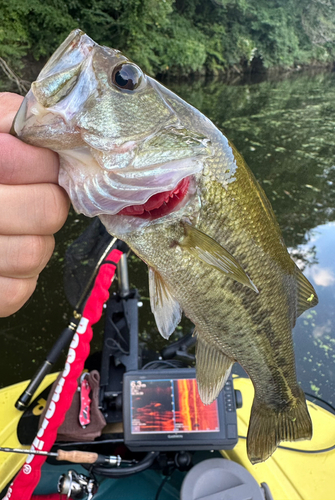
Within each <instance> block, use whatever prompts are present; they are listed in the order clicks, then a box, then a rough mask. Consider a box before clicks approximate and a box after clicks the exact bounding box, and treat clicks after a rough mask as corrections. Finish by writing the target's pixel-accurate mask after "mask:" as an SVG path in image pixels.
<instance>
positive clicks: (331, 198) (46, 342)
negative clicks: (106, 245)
mask: <svg viewBox="0 0 335 500" xmlns="http://www.w3.org/2000/svg"><path fill="white" fill-rule="evenodd" d="M168 86H169V87H170V88H171V89H172V90H174V91H175V92H176V93H178V94H179V95H180V96H181V97H183V98H184V99H186V100H187V101H189V102H191V104H193V105H194V106H196V107H198V108H199V109H200V110H201V111H202V112H204V113H205V114H206V115H207V116H208V117H209V118H211V119H212V120H213V121H214V123H215V124H216V125H217V126H218V127H219V128H221V129H222V130H223V131H224V132H225V133H226V134H227V136H228V137H229V138H230V139H231V140H232V141H233V142H234V143H235V145H236V146H237V148H238V149H239V151H240V152H241V153H242V154H243V155H244V157H245V159H246V160H247V163H248V164H249V166H250V167H251V169H252V170H253V172H254V173H255V175H256V177H257V179H258V180H259V182H260V183H261V185H262V187H263V188H264V190H265V192H266V194H267V196H268V197H269V199H270V201H271V203H272V206H273V208H274V211H275V213H276V216H277V219H278V222H279V224H280V226H281V228H282V230H283V234H284V238H285V241H286V244H287V246H288V247H289V248H290V251H291V252H292V255H293V256H294V258H295V259H296V260H297V261H298V263H299V265H300V266H301V267H302V268H304V270H305V271H304V272H305V273H306V275H307V276H308V278H309V279H310V280H311V281H312V283H313V285H314V286H315V288H316V291H317V293H318V296H319V299H320V303H319V305H318V306H317V308H315V309H313V310H309V311H307V312H305V313H304V314H303V315H302V316H301V317H300V318H299V319H298V321H297V325H296V327H295V330H294V341H295V346H296V356H297V371H298V378H299V380H300V381H301V383H302V386H303V388H304V390H306V391H307V392H310V393H313V394H315V395H317V396H320V397H323V398H325V399H327V400H328V401H330V402H333V403H334V402H335V374H334V369H333V366H334V360H335V358H334V356H335V351H334V344H335V335H334V298H335V297H334V294H335V264H334V258H333V257H332V250H333V248H334V244H333V243H334V242H335V226H334V224H332V222H331V221H333V220H334V219H335V190H334V186H335V162H334V153H335V139H334V131H335V74H334V73H333V74H332V73H330V74H329V73H323V74H317V75H309V74H301V75H300V74H297V75H291V77H289V78H286V79H283V80H282V81H276V82H274V81H264V82H262V83H259V84H253V85H251V84H250V85H240V86H227V85H225V84H223V83H220V82H209V83H204V82H201V81H198V82H194V83H192V84H191V83H183V84H181V83H179V84H169V85H168ZM86 225H87V221H86V220H85V219H84V218H82V217H78V216H77V215H75V214H72V215H71V216H70V217H69V220H68V223H67V224H66V226H65V227H64V228H63V230H62V231H61V232H60V233H59V234H58V236H57V248H56V253H55V255H54V256H53V258H52V261H51V263H50V264H49V266H48V268H47V269H46V270H45V271H44V272H43V273H42V275H41V277H40V280H39V285H38V289H37V291H36V293H35V295H34V297H33V299H32V300H31V301H30V303H29V304H28V305H27V306H26V307H25V308H24V309H23V310H21V311H20V312H19V313H17V314H16V315H14V316H12V317H11V318H8V319H2V320H0V342H1V346H2V349H1V352H2V363H1V365H0V384H1V385H6V384H8V383H11V382H15V381H19V380H21V379H23V378H28V377H29V376H30V375H31V374H32V372H33V371H34V369H36V367H37V365H38V363H39V362H40V361H41V360H42V359H43V355H44V353H45V351H46V349H48V348H49V347H50V346H51V345H52V342H53V340H54V339H55V338H56V336H57V334H58V333H59V332H60V331H61V330H62V329H63V328H64V325H65V323H66V320H67V319H68V318H69V315H70V314H71V309H70V307H69V306H68V304H67V301H66V299H65V297H64V294H63V291H62V279H61V273H62V266H63V256H64V251H65V248H66V246H67V244H69V243H71V242H72V241H73V239H75V238H76V237H77V236H78V234H80V232H81V231H82V230H83V228H84V227H85V226H86ZM130 276H131V280H132V283H133V284H134V285H136V286H137V287H138V288H139V290H140V293H141V295H142V297H143V303H144V306H143V309H142V310H141V320H140V330H141V339H142V340H143V341H144V342H146V343H147V344H148V345H149V346H151V347H153V346H154V347H155V348H156V349H160V348H162V347H163V346H164V345H165V343H166V341H165V340H164V339H162V338H161V337H160V336H159V334H158V333H157V330H156V327H155V323H154V320H153V317H152V315H151V314H150V307H149V300H148V287H147V277H146V269H145V266H144V265H143V264H142V263H139V262H138V259H137V258H135V257H133V258H132V259H131V260H130ZM179 328H180V329H181V330H183V331H188V329H189V328H190V324H189V322H187V321H184V322H183V324H182V326H181V327H179ZM101 331H102V325H100V326H98V327H97V328H95V340H94V345H93V349H96V348H98V346H99V341H100V339H101ZM179 331H180V330H179Z"/></svg>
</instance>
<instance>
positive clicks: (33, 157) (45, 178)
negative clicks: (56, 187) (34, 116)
mask: <svg viewBox="0 0 335 500" xmlns="http://www.w3.org/2000/svg"><path fill="white" fill-rule="evenodd" d="M22 100H23V97H22V96H19V95H17V94H11V93H9V92H4V93H2V94H1V93H0V151H1V155H0V179H1V183H2V184H38V183H45V182H52V183H57V179H58V169H59V158H58V155H57V154H56V153H54V152H53V151H50V150H49V149H44V148H37V147H35V146H30V145H28V144H25V143H23V142H22V141H20V140H19V139H17V138H16V137H13V136H11V135H9V134H8V132H9V130H10V128H11V126H12V122H13V120H14V118H15V115H16V113H17V111H18V109H19V107H20V105H21V102H22ZM3 132H4V133H3Z"/></svg>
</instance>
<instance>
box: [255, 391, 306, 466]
mask: <svg viewBox="0 0 335 500" xmlns="http://www.w3.org/2000/svg"><path fill="white" fill-rule="evenodd" d="M312 434H313V431H312V421H311V417H310V416H309V413H308V409H307V405H306V400H305V396H304V394H303V392H302V391H301V396H300V397H299V398H297V399H296V401H295V404H294V405H291V406H290V407H288V408H287V409H285V410H284V411H276V410H274V409H273V408H270V407H269V406H267V405H265V404H263V403H260V402H259V401H257V400H256V398H255V399H254V402H253V405H252V410H251V416H250V424H249V430H248V437H247V450H248V457H249V460H250V462H251V463H252V464H256V463H258V462H264V460H267V459H268V458H269V457H270V456H271V455H272V453H273V452H274V451H275V449H276V448H277V446H278V444H279V443H280V441H297V440H299V439H311V438H312Z"/></svg>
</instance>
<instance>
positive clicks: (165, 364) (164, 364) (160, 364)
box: [142, 359, 185, 370]
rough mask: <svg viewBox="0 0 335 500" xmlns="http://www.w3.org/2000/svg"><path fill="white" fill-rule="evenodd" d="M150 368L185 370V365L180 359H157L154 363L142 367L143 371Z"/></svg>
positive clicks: (150, 362)
mask: <svg viewBox="0 0 335 500" xmlns="http://www.w3.org/2000/svg"><path fill="white" fill-rule="evenodd" d="M149 368H152V369H156V368H185V363H184V362H183V361H180V360H178V359H171V360H167V359H157V360H154V361H149V363H147V364H146V365H144V366H143V367H142V370H148V369H149Z"/></svg>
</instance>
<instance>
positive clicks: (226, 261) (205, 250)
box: [180, 223, 258, 293]
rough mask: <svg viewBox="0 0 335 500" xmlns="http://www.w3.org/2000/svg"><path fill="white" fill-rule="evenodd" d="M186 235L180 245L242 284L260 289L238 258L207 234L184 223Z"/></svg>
mask: <svg viewBox="0 0 335 500" xmlns="http://www.w3.org/2000/svg"><path fill="white" fill-rule="evenodd" d="M184 228H185V233H186V236H185V238H184V239H183V240H182V242H181V243H180V246H181V247H182V248H184V249H185V250H187V251H188V252H190V253H191V254H192V255H194V256H195V257H197V258H198V259H200V260H201V261H203V262H205V263H206V264H208V265H209V266H212V267H214V268H215V269H218V270H219V271H221V272H222V273H223V274H225V275H226V276H228V277H229V278H232V279H234V280H236V281H238V282H239V283H242V285H246V286H248V287H249V288H251V289H252V290H254V291H255V292H256V293H258V290H257V288H256V286H255V285H254V283H253V282H252V281H251V279H250V278H249V276H248V275H247V274H246V272H245V271H244V270H243V269H242V267H241V266H240V264H239V263H238V262H237V260H236V259H234V257H233V256H232V255H231V254H230V253H229V252H228V250H226V249H225V248H223V247H222V246H221V245H220V244H219V243H217V242H216V241H215V240H213V238H211V237H210V236H208V235H207V234H205V233H203V232H202V231H199V229H196V228H195V227H193V226H191V225H190V224H188V223H185V224H184Z"/></svg>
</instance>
